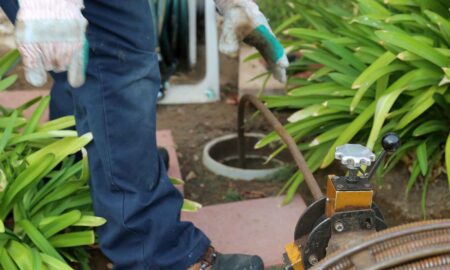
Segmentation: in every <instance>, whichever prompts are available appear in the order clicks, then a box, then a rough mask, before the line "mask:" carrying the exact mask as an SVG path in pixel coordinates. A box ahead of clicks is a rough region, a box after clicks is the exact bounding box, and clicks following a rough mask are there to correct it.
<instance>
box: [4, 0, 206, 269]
mask: <svg viewBox="0 0 450 270" xmlns="http://www.w3.org/2000/svg"><path fill="white" fill-rule="evenodd" d="M0 1H2V2H1V3H2V5H3V3H4V2H5V1H6V0H0ZM13 1H14V0H11V3H13ZM85 5H86V9H85V10H84V13H85V16H86V17H87V19H88V20H89V22H90V26H89V31H88V39H89V42H90V45H91V50H90V62H89V65H88V70H87V81H86V84H85V85H84V86H83V87H81V88H78V89H72V90H71V92H72V95H73V98H74V104H75V114H76V119H77V129H78V131H79V133H80V134H84V133H86V132H92V133H93V135H94V141H93V142H92V143H91V144H90V145H89V146H88V147H87V148H88V153H89V164H90V170H91V193H92V198H93V202H94V210H95V213H96V214H97V215H99V216H103V217H105V218H106V219H107V220H108V222H107V223H106V225H104V226H103V227H101V228H100V229H99V230H98V234H99V238H100V244H101V247H102V250H103V251H104V253H105V254H106V255H107V256H108V257H109V258H110V259H111V260H112V261H113V263H114V264H115V269H117V270H125V269H126V270H144V269H174V270H183V269H186V268H187V267H189V266H190V265H192V264H193V263H195V262H196V261H198V259H199V258H200V257H201V256H202V255H203V253H204V251H205V250H206V248H207V246H208V245H209V244H210V242H209V240H208V239H207V237H206V236H204V235H203V233H202V232H200V231H199V230H198V229H196V228H195V227H194V226H193V225H192V224H190V223H185V222H180V220H179V214H180V208H181V206H182V197H181V194H180V193H179V192H178V191H177V190H176V189H175V188H174V187H173V186H172V184H171V183H170V182H169V179H168V177H167V175H166V173H165V170H164V169H163V168H162V167H163V166H162V162H161V160H160V158H159V156H158V154H157V151H156V138H155V127H156V121H155V114H156V96H157V93H158V91H159V69H158V61H157V56H156V54H155V53H154V40H153V33H152V25H151V17H150V10H149V6H148V1H147V0H135V1H128V2H127V3H126V4H124V3H123V1H118V0H95V1H94V0H86V1H85ZM8 10H11V12H9V13H10V16H11V18H12V19H13V17H15V14H12V13H14V12H16V11H17V6H16V7H12V8H11V9H9V8H8ZM14 10H15V11H14ZM67 87H68V86H67V83H66V81H65V79H64V77H63V76H62V75H61V76H56V77H55V85H54V91H59V90H64V89H67Z"/></svg>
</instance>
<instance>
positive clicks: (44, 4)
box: [19, 0, 84, 19]
mask: <svg viewBox="0 0 450 270" xmlns="http://www.w3.org/2000/svg"><path fill="white" fill-rule="evenodd" d="M19 6H20V10H19V12H20V17H21V18H26V19H61V18H64V19H78V18H79V17H80V11H81V10H82V9H83V8H84V4H83V0H19Z"/></svg>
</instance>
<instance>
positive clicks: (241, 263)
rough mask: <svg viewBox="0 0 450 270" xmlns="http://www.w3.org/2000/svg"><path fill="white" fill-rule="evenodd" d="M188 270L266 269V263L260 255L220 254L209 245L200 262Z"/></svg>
mask: <svg viewBox="0 0 450 270" xmlns="http://www.w3.org/2000/svg"><path fill="white" fill-rule="evenodd" d="M188 270H264V263H263V261H262V259H261V258H260V257H258V256H250V255H243V254H220V253H218V252H216V251H215V250H214V248H213V247H209V248H208V250H207V251H206V253H205V255H204V256H203V257H202V259H201V260H200V262H198V263H197V264H195V265H193V266H192V267H190V268H189V269H188Z"/></svg>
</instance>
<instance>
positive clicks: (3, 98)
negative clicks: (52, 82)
mask: <svg viewBox="0 0 450 270" xmlns="http://www.w3.org/2000/svg"><path fill="white" fill-rule="evenodd" d="M48 94H49V90H12V91H11V90H9V91H4V92H0V105H1V106H4V107H7V108H16V107H19V106H20V105H22V104H24V103H26V102H27V101H30V100H31V99H33V98H35V97H43V96H47V95H48ZM36 106H37V105H34V106H33V107H31V108H30V109H28V110H26V111H25V113H24V114H25V116H26V117H30V116H31V114H32V113H33V111H34V109H35V108H36ZM47 120H48V110H47V111H46V112H45V114H44V116H43V117H42V119H41V122H45V121H47Z"/></svg>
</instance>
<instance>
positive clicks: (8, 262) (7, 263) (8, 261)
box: [0, 247, 25, 270]
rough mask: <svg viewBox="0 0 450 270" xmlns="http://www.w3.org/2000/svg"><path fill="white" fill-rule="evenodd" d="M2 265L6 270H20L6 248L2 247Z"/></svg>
mask: <svg viewBox="0 0 450 270" xmlns="http://www.w3.org/2000/svg"><path fill="white" fill-rule="evenodd" d="M23 255H25V254H23ZM23 255H22V256H23ZM0 265H1V266H2V267H3V269H4V270H19V269H18V268H17V265H16V264H15V263H14V261H13V260H12V258H11V257H10V256H9V254H8V252H6V249H5V248H4V247H0Z"/></svg>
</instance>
